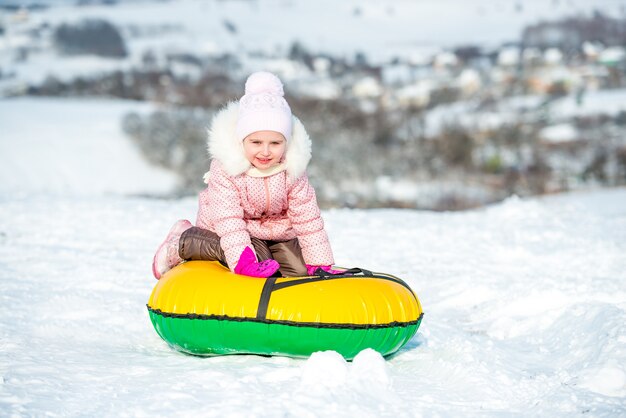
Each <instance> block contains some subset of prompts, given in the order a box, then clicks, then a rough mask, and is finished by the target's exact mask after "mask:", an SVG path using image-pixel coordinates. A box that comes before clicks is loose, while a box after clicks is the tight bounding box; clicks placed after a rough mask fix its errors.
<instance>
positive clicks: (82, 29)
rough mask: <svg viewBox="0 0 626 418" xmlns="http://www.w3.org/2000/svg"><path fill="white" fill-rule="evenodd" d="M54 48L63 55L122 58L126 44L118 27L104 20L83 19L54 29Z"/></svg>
mask: <svg viewBox="0 0 626 418" xmlns="http://www.w3.org/2000/svg"><path fill="white" fill-rule="evenodd" d="M53 38H54V43H55V46H56V48H57V49H58V50H59V52H61V53H62V54H65V55H87V54H92V55H99V56H103V57H110V58H123V57H125V56H126V55H127V51H126V45H125V43H124V39H123V38H122V35H120V33H119V31H118V29H117V28H116V27H115V26H113V25H112V24H111V23H109V22H107V21H105V20H84V21H82V22H80V23H78V24H75V25H70V24H62V25H61V26H59V27H57V28H56V29H55V31H54V36H53Z"/></svg>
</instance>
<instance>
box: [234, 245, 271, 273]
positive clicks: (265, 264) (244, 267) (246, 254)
mask: <svg viewBox="0 0 626 418" xmlns="http://www.w3.org/2000/svg"><path fill="white" fill-rule="evenodd" d="M279 267H280V264H278V262H277V261H276V260H265V261H261V262H260V263H257V261H256V256H255V255H254V251H252V249H251V248H250V247H246V249H245V250H243V252H242V253H241V256H240V257H239V261H238V262H237V266H235V273H237V274H243V275H245V276H252V277H270V276H271V275H272V274H274V273H276V271H277V270H278V268H279Z"/></svg>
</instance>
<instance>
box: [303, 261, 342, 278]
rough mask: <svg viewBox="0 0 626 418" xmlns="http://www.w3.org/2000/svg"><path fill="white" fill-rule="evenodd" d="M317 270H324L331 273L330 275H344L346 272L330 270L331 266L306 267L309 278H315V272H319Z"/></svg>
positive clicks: (308, 265)
mask: <svg viewBox="0 0 626 418" xmlns="http://www.w3.org/2000/svg"><path fill="white" fill-rule="evenodd" d="M317 269H322V270H324V271H325V272H326V273H330V274H338V273H343V272H344V271H345V270H334V269H332V268H330V266H312V265H310V264H307V265H306V272H307V274H308V275H309V276H313V275H314V274H315V272H316V271H317Z"/></svg>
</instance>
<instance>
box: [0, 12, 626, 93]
mask: <svg viewBox="0 0 626 418" xmlns="http://www.w3.org/2000/svg"><path fill="white" fill-rule="evenodd" d="M44 3H45V2H44ZM52 3H55V2H52ZM67 3H71V2H56V4H57V5H58V6H57V7H52V8H49V9H46V10H37V11H30V12H28V13H26V14H24V13H23V16H21V17H20V19H13V16H12V15H11V14H10V13H9V12H6V11H0V18H4V19H3V20H6V21H7V22H8V23H7V25H6V34H5V35H4V36H2V35H0V50H4V49H9V47H10V48H11V49H16V47H17V46H18V45H20V44H22V45H23V46H24V47H25V50H28V54H27V57H25V59H24V62H19V63H16V62H14V59H13V58H12V55H13V54H4V56H2V57H0V65H2V66H3V67H7V68H10V69H11V71H12V72H14V73H15V77H14V78H12V79H10V80H4V81H3V82H2V83H0V88H2V87H3V86H2V85H3V84H4V85H5V86H6V87H5V89H6V90H7V91H12V90H13V89H16V88H17V87H16V86H17V85H19V83H20V82H21V83H31V84H33V83H34V84H37V83H40V82H41V81H42V80H43V79H45V77H46V75H48V74H53V75H55V76H56V77H58V78H61V79H68V78H74V77H78V76H93V73H94V71H98V72H105V71H107V72H110V71H113V70H115V69H128V68H129V67H131V66H132V65H133V64H136V63H138V62H140V60H141V56H142V55H143V54H144V53H145V52H146V51H152V52H154V53H155V54H156V56H157V59H163V57H164V56H165V55H166V54H168V53H193V54H196V55H197V54H199V55H201V56H206V55H209V56H210V55H220V54H226V53H229V54H234V55H236V56H238V57H241V58H242V59H244V60H245V58H246V56H249V55H257V54H258V53H259V52H261V53H264V54H265V55H267V56H277V55H282V56H284V55H286V53H287V52H288V51H289V49H290V48H291V46H292V45H293V43H294V42H299V43H300V44H302V45H303V46H304V47H305V48H306V49H307V50H309V51H311V52H315V53H329V54H333V55H335V56H338V57H345V58H347V59H349V60H351V59H353V58H354V56H355V55H356V54H357V53H359V52H362V53H365V55H366V58H367V60H368V62H370V63H372V64H382V63H388V62H390V61H391V60H393V59H394V58H397V57H407V58H408V59H409V61H410V62H412V63H414V64H419V63H426V62H429V61H430V60H431V59H432V57H433V56H434V55H437V54H439V57H440V58H446V59H450V58H453V59H454V60H456V58H454V57H452V56H450V55H449V53H446V52H443V54H441V52H442V49H445V48H453V47H455V46H459V45H482V46H484V47H485V48H494V47H498V46H500V45H501V44H503V43H507V42H512V41H518V40H519V37H520V35H521V33H522V30H523V28H524V27H525V26H526V25H530V24H535V23H537V22H538V21H540V20H550V19H555V18H559V17H562V16H571V15H581V14H585V15H590V14H591V13H593V12H594V11H596V10H601V11H602V12H603V13H605V14H607V15H610V16H621V15H622V9H621V7H623V5H622V4H621V2H616V1H614V0H596V1H594V2H588V1H585V0H568V1H567V2H565V1H563V2H558V1H556V2H555V1H553V2H547V1H544V0H525V1H524V2H520V1H513V0H511V1H508V2H496V1H493V0H475V1H473V2H471V4H470V3H468V2H465V1H462V0H444V1H434V0H429V1H420V2H413V1H406V0H403V1H379V0H366V1H346V2H341V3H340V4H337V2H335V1H333V0H318V1H316V2H310V1H306V0H289V1H284V0H256V1H228V2H224V1H220V0H210V1H195V0H178V1H175V2H174V1H159V2H151V1H143V2H141V1H140V2H136V1H130V2H120V3H119V4H117V5H115V6H110V5H109V6H107V5H89V6H87V5H85V6H82V7H74V6H73V5H72V4H67ZM5 16H6V17H5ZM442 16H445V18H444V19H442ZM84 19H105V20H108V21H110V22H112V23H113V24H115V25H116V26H118V27H119V28H120V29H121V30H122V33H123V35H124V38H125V41H126V44H127V47H128V50H129V57H128V58H126V59H119V60H114V59H103V58H96V57H80V58H72V59H65V58H61V57H59V56H57V54H56V53H52V52H50V49H51V45H50V42H49V41H46V40H45V39H47V38H46V37H47V36H48V35H49V33H46V35H45V36H44V38H45V39H38V40H36V41H35V43H34V44H33V45H30V44H31V43H32V42H28V41H26V38H25V34H26V33H28V32H29V31H32V30H41V28H44V27H45V28H48V29H46V30H47V31H48V32H49V31H51V29H52V28H54V27H56V26H57V25H60V24H62V23H75V22H78V21H81V20H84ZM259 22H263V24H259ZM319 22H324V24H323V25H320V24H319ZM268 27H269V28H271V29H272V30H268V29H267V28H268ZM346 28H348V30H346ZM46 42H47V43H46ZM29 46H30V48H28V47H29ZM42 51H45V52H42ZM9 52H10V49H9ZM516 59H517V58H516ZM446 62H447V61H446ZM263 65H264V64H261V66H263ZM257 69H259V68H254V67H252V68H248V67H246V68H243V69H242V74H243V73H246V74H247V73H249V72H251V71H254V70H257ZM240 75H241V74H240ZM283 76H286V75H285V74H283Z"/></svg>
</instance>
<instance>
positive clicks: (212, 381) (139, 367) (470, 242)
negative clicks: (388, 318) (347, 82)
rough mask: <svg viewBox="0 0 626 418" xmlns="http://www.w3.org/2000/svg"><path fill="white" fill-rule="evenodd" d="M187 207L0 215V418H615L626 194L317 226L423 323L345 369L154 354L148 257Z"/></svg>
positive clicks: (85, 205)
mask: <svg viewBox="0 0 626 418" xmlns="http://www.w3.org/2000/svg"><path fill="white" fill-rule="evenodd" d="M195 205H196V203H195V201H194V199H185V200H176V201H162V200H149V199H142V198H124V197H112V196H109V197H101V198H98V197H75V198H67V197H65V198H55V197H46V196H33V197H23V198H12V197H11V196H8V195H4V196H3V197H2V198H1V199H0V219H1V223H0V286H1V289H2V291H1V293H0V298H1V304H0V415H7V416H8V415H12V414H17V415H35V416H41V415H44V414H46V413H47V412H50V413H52V414H53V415H61V416H75V415H86V416H93V415H107V416H118V415H119V416H148V415H154V414H156V415H160V416H192V415H202V416H259V417H263V416H346V417H347V416H389V417H391V416H394V417H395V416H419V415H422V414H423V415H426V416H433V415H440V416H484V415H499V416H510V415H512V414H513V415H524V416H550V417H555V416H572V415H578V414H583V413H586V412H589V413H590V414H589V415H590V416H624V414H625V413H626V366H624V365H625V364H626V313H625V310H626V258H625V257H624V254H625V253H626V190H624V189H618V190H610V191H602V192H594V193H588V194H577V195H570V196H562V197H553V198H548V199H539V200H529V201H523V200H517V199H511V200H508V201H506V202H504V203H503V204H500V205H497V206H494V207H490V208H487V209H484V210H479V211H472V212H466V213H429V212H416V211H401V210H377V211H354V210H336V211H330V212H326V213H325V214H324V215H325V219H326V221H327V225H328V230H329V234H330V236H331V242H332V243H333V246H334V250H335V252H336V256H337V259H338V260H339V261H340V262H341V263H342V264H343V265H346V266H362V267H368V268H371V269H374V270H378V271H385V272H389V273H393V274H397V275H399V276H400V277H403V278H405V279H406V280H407V281H408V282H409V283H410V284H411V285H412V287H413V288H414V290H415V291H416V292H417V293H418V295H419V296H420V299H421V301H422V303H423V306H424V310H425V319H424V322H423V325H422V327H421V328H420V330H419V332H418V334H417V335H416V336H415V338H414V339H413V340H411V341H410V342H409V344H408V345H407V346H406V347H405V348H403V349H402V350H401V351H400V352H399V353H398V354H396V355H394V356H393V357H391V358H389V359H388V360H387V361H386V362H381V361H378V360H380V359H379V358H377V357H376V356H375V355H372V353H363V354H364V356H365V358H363V359H362V361H359V362H355V363H351V364H347V363H345V362H344V361H343V360H341V359H338V358H337V357H336V356H333V353H321V354H319V355H316V356H314V357H312V358H310V359H309V360H295V359H288V358H279V357H275V358H266V357H259V356H233V357H219V358H196V357H191V356H186V355H183V354H179V353H177V352H174V351H172V350H171V349H170V348H169V347H168V346H167V345H166V344H165V343H164V342H163V341H161V340H160V338H159V337H158V336H157V334H156V333H155V332H154V330H153V329H152V326H151V324H150V321H149V319H148V315H147V311H146V308H145V303H146V301H147V299H148V296H149V294H150V291H151V288H152V286H153V285H154V279H153V278H152V277H151V274H150V261H151V256H152V253H153V250H154V248H155V246H156V245H157V244H158V242H159V240H160V239H161V238H162V236H163V235H164V233H165V232H166V230H167V229H168V227H169V224H170V223H171V222H172V221H173V220H175V219H177V218H179V217H184V216H186V217H193V214H194V211H195ZM373 237H375V238H373ZM368 355H369V357H367V356H368Z"/></svg>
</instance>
